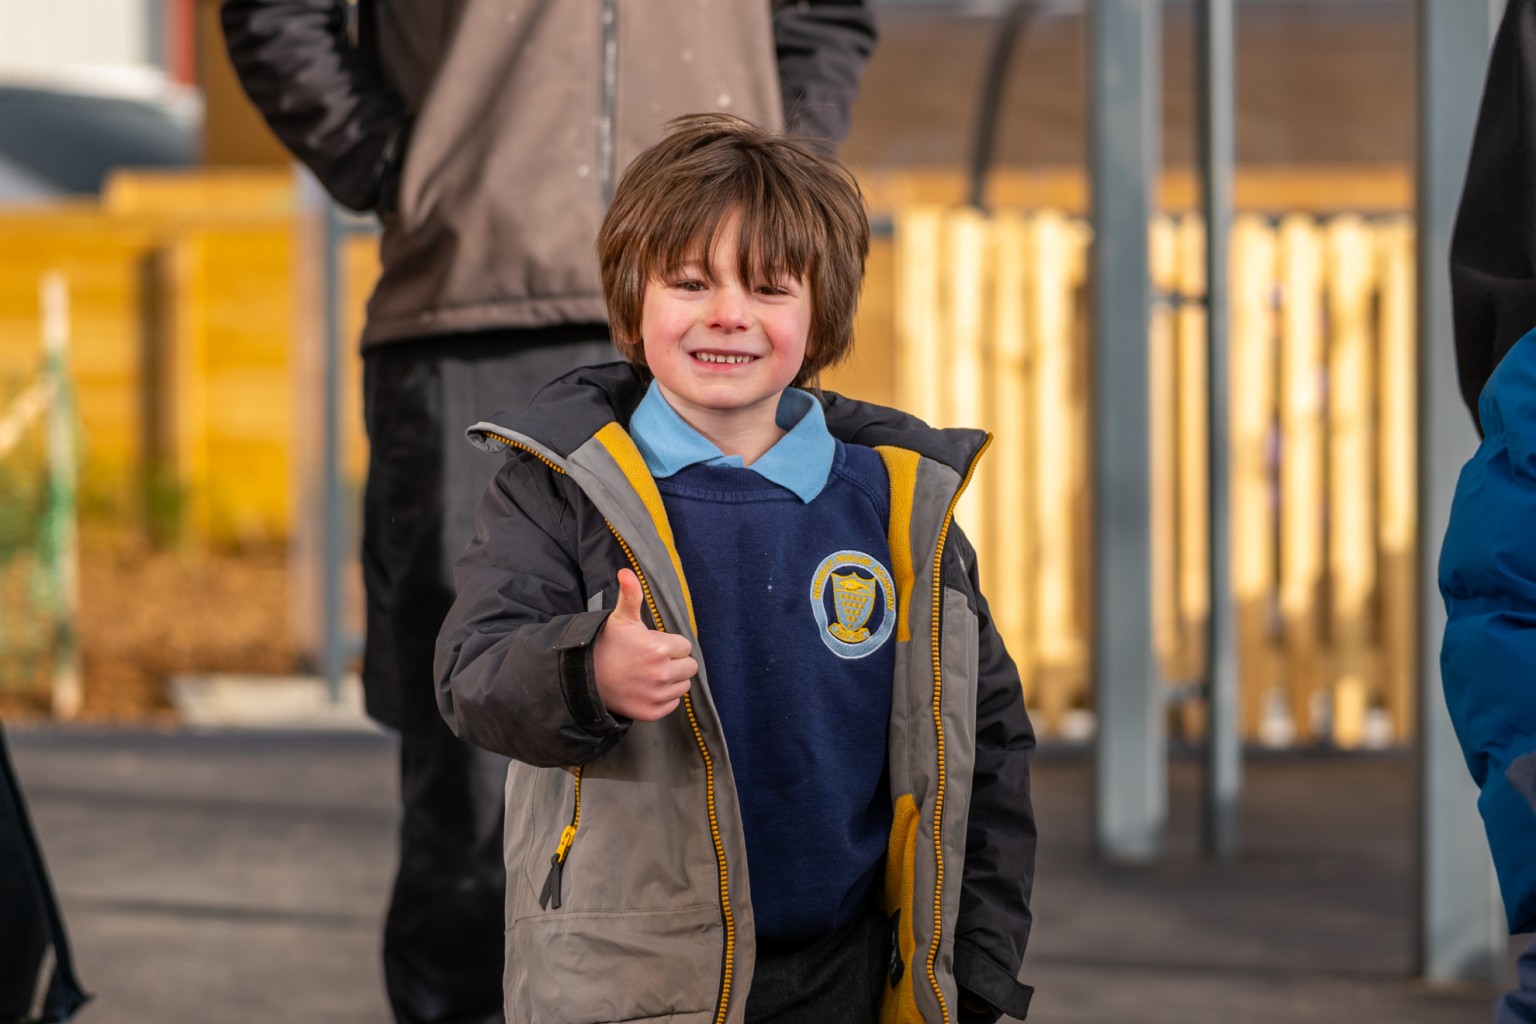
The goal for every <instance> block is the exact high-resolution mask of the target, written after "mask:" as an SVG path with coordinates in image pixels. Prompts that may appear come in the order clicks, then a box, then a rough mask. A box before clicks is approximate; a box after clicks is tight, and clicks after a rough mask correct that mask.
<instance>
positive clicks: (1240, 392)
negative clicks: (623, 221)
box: [1228, 215, 1289, 737]
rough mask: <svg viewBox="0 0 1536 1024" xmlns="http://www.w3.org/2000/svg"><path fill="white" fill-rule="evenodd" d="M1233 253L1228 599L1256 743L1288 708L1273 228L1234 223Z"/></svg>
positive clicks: (1247, 727)
mask: <svg viewBox="0 0 1536 1024" xmlns="http://www.w3.org/2000/svg"><path fill="white" fill-rule="evenodd" d="M1231 251H1232V263H1233V272H1232V303H1231V309H1232V323H1231V330H1230V332H1229V337H1230V338H1231V346H1232V347H1231V359H1230V372H1231V379H1230V381H1229V385H1228V387H1229V390H1228V395H1229V400H1228V405H1229V409H1230V413H1231V424H1232V433H1231V439H1232V442H1231V453H1230V454H1231V474H1232V475H1231V481H1232V491H1231V500H1232V504H1231V524H1232V562H1231V565H1232V594H1233V598H1234V600H1235V601H1236V604H1237V608H1236V632H1237V659H1238V662H1237V663H1238V676H1239V678H1240V680H1241V690H1242V722H1243V732H1244V734H1245V735H1247V736H1253V737H1260V736H1261V735H1262V728H1263V725H1264V721H1265V717H1264V712H1265V709H1266V708H1267V707H1269V706H1270V704H1271V702H1272V701H1274V700H1275V699H1276V698H1278V699H1279V703H1280V708H1279V710H1281V711H1282V713H1283V712H1285V710H1286V709H1287V707H1288V704H1287V701H1286V699H1285V696H1284V693H1283V691H1282V690H1280V689H1279V687H1280V675H1279V665H1278V663H1277V661H1276V651H1275V648H1274V645H1273V644H1272V643H1271V640H1270V630H1269V621H1270V610H1271V606H1272V602H1273V600H1274V596H1275V586H1276V577H1275V556H1276V551H1275V545H1276V533H1275V516H1274V512H1273V510H1272V501H1271V493H1272V491H1271V478H1270V468H1269V463H1270V455H1269V452H1270V442H1271V438H1272V432H1273V429H1274V422H1275V333H1276V309H1275V280H1276V271H1277V267H1276V258H1277V255H1278V249H1277V241H1276V236H1275V229H1274V228H1273V227H1272V226H1271V225H1270V224H1269V222H1268V221H1266V220H1265V219H1263V218H1261V217H1255V216H1252V215H1249V216H1244V217H1239V218H1238V219H1237V221H1236V223H1234V224H1233V227H1232V248H1231ZM1286 717H1287V718H1288V717H1289V716H1288V715H1286Z"/></svg>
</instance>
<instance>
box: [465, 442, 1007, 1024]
mask: <svg viewBox="0 0 1536 1024" xmlns="http://www.w3.org/2000/svg"><path fill="white" fill-rule="evenodd" d="M484 433H485V435H486V436H487V437H494V438H495V439H496V440H498V441H500V442H501V443H503V444H505V445H509V446H511V447H513V448H517V449H520V450H521V451H525V452H527V453H528V454H530V455H532V456H533V457H534V458H536V459H538V460H539V461H540V462H542V463H544V465H546V466H548V467H549V468H550V469H552V470H554V471H555V472H556V473H560V474H562V475H564V474H565V469H564V468H562V467H560V466H557V465H555V464H554V463H553V462H551V461H550V460H549V459H548V458H546V457H545V456H544V455H543V454H542V453H541V452H538V451H536V450H534V449H533V448H532V447H530V446H528V445H526V444H524V443H523V442H521V441H515V440H513V439H512V438H510V437H507V436H506V435H505V434H498V433H496V432H495V431H492V430H487V431H484ZM978 454H980V453H978ZM967 479H969V478H967ZM951 511H953V508H951ZM604 522H605V523H607V525H608V529H609V530H610V531H611V532H612V533H613V538H614V540H616V541H618V542H619V547H620V548H622V549H623V550H624V557H625V558H627V559H629V564H630V567H631V568H632V569H633V570H634V572H635V577H636V578H637V579H639V580H640V589H641V590H642V591H643V592H644V593H645V604H646V607H647V608H649V609H650V612H651V618H652V619H653V620H654V621H655V623H656V628H657V630H659V631H661V632H663V633H664V632H666V625H665V624H664V623H663V622H662V621H661V612H660V610H659V609H658V608H657V607H656V598H655V595H653V594H652V593H651V584H650V581H649V580H647V579H646V578H645V573H644V572H642V571H641V569H640V561H639V559H637V558H636V557H635V553H634V551H633V550H632V549H631V548H630V546H629V544H628V542H627V541H625V540H624V538H623V537H621V536H619V531H618V530H617V529H615V528H614V525H613V523H612V522H609V521H608V520H606V519H605V520H604ZM683 708H684V710H685V711H686V712H687V714H688V725H689V727H690V728H692V730H693V739H694V742H695V743H696V744H698V747H699V753H700V755H702V756H703V758H704V793H705V803H706V804H707V806H708V809H709V836H710V840H711V841H712V842H713V843H714V846H715V864H716V867H717V871H718V873H719V878H720V912H721V915H722V917H723V918H724V921H725V953H724V963H723V964H722V966H721V970H720V1005H719V1009H718V1010H717V1011H716V1013H715V1024H724V1022H725V1017H726V1013H727V1011H728V1010H729V1008H730V1004H731V981H732V978H733V976H734V974H735V967H736V915H735V914H734V913H732V911H731V893H730V875H729V871H728V868H727V867H726V863H725V843H724V842H723V841H722V840H721V838H720V819H719V816H718V814H717V812H716V809H715V760H714V758H713V757H711V756H710V753H709V744H708V743H706V742H705V741H704V732H703V730H702V729H701V728H700V727H699V719H698V715H697V714H696V713H695V712H694V709H693V695H692V694H685V695H684V696H683ZM580 823H581V769H580V768H579V767H578V768H577V769H576V812H575V814H574V815H573V816H572V818H571V823H570V824H569V825H567V826H566V827H565V829H564V831H562V832H561V833H560V844H559V846H558V847H557V848H556V850H555V854H554V857H552V858H551V861H550V878H549V880H547V881H546V882H545V893H546V895H547V896H548V898H549V900H550V901H551V902H552V903H553V905H554V906H555V907H556V908H558V907H559V906H560V875H561V871H562V869H563V868H564V865H565V858H566V857H567V856H569V854H570V850H571V843H573V842H574V841H575V839H576V829H577V827H578V826H579V825H580ZM551 882H552V883H553V889H551ZM544 902H545V896H541V897H540V903H541V905H542V904H543V903H544ZM930 973H932V970H931V967H930ZM946 1019H947V1018H946Z"/></svg>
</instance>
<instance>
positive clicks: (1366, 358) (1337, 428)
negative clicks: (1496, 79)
mask: <svg viewBox="0 0 1536 1024" xmlns="http://www.w3.org/2000/svg"><path fill="white" fill-rule="evenodd" d="M1374 241H1375V240H1374V239H1373V238H1372V237H1371V234H1370V232H1369V230H1368V228H1367V227H1366V224H1365V222H1364V221H1363V220H1362V219H1361V218H1359V217H1358V216H1352V215H1351V216H1344V217H1339V218H1336V219H1335V220H1333V221H1332V222H1331V223H1330V224H1329V225H1328V227H1327V271H1326V273H1327V281H1328V313H1329V325H1330V328H1331V335H1332V337H1331V338H1330V345H1329V358H1328V418H1329V423H1328V477H1329V480H1328V576H1329V584H1330V589H1331V598H1332V599H1331V600H1330V601H1329V611H1330V613H1331V619H1332V621H1331V622H1330V628H1329V641H1330V646H1331V648H1332V655H1333V657H1332V662H1333V665H1332V671H1331V672H1330V673H1329V675H1330V677H1331V682H1332V685H1333V721H1332V726H1333V740H1334V742H1336V743H1337V744H1339V745H1340V746H1343V747H1357V746H1359V745H1360V743H1361V741H1362V737H1363V733H1364V730H1365V719H1366V711H1367V709H1368V707H1369V706H1370V704H1371V703H1372V702H1373V701H1375V700H1376V699H1377V694H1376V693H1375V690H1376V686H1375V679H1374V676H1375V673H1374V666H1373V660H1374V659H1373V657H1372V655H1373V650H1372V644H1373V639H1374V638H1373V636H1372V634H1373V632H1374V631H1373V629H1372V623H1371V621H1370V612H1371V610H1372V609H1371V599H1372V598H1373V597H1374V596H1375V593H1376V578H1377V577H1376V513H1375V491H1376V487H1375V483H1376V445H1375V407H1374V406H1375V397H1376V395H1375V391H1376V373H1375V352H1374V348H1375V338H1374V337H1373V327H1374V324H1373V322H1372V319H1373V318H1372V299H1373V297H1374V289H1375V284H1376V267H1377V261H1376V251H1375V244H1374Z"/></svg>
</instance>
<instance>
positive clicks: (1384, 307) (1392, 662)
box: [1376, 217, 1418, 740]
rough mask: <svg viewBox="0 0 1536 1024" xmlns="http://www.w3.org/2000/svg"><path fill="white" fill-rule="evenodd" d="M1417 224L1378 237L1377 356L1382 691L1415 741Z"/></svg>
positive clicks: (1398, 224)
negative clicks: (1415, 277) (1414, 248)
mask: <svg viewBox="0 0 1536 1024" xmlns="http://www.w3.org/2000/svg"><path fill="white" fill-rule="evenodd" d="M1413 237H1414V236H1413V223H1412V221H1410V220H1409V219H1408V218H1406V217H1394V218H1392V219H1391V220H1389V221H1387V222H1385V223H1383V224H1382V225H1381V226H1380V228H1379V229H1378V231H1377V236H1376V244H1377V259H1378V261H1379V267H1380V269H1379V274H1380V309H1381V323H1380V328H1379V329H1380V349H1379V360H1378V363H1377V371H1378V379H1377V392H1376V393H1377V395H1378V396H1379V397H1378V403H1379V407H1378V411H1377V418H1378V425H1379V429H1378V431H1377V444H1378V448H1377V454H1376V458H1377V465H1378V466H1379V467H1380V476H1379V478H1378V483H1377V493H1378V495H1379V514H1380V516H1381V523H1380V526H1381V533H1380V537H1381V579H1380V593H1381V631H1380V638H1379V642H1380V648H1381V657H1382V661H1381V688H1382V689H1381V692H1382V696H1383V699H1384V701H1385V703H1386V707H1387V711H1388V714H1389V715H1390V718H1389V722H1390V724H1391V736H1390V737H1389V736H1383V737H1379V739H1381V740H1386V739H1389V738H1395V739H1398V740H1402V739H1404V738H1406V737H1408V736H1409V735H1411V734H1412V732H1413V728H1414V717H1415V716H1414V709H1415V707H1416V696H1417V685H1416V680H1415V679H1414V666H1415V664H1416V663H1417V657H1416V654H1417V650H1416V647H1417V641H1418V626H1417V618H1418V609H1417V608H1416V607H1415V604H1414V597H1415V595H1416V594H1417V586H1416V580H1417V578H1418V558H1417V551H1418V547H1417V538H1418V522H1417V502H1418V496H1417V487H1418V483H1417V480H1418V476H1417V458H1418V456H1417V447H1418V397H1417V391H1416V381H1417V373H1416V372H1415V369H1416V368H1415V365H1414V363H1415V359H1416V358H1417V352H1416V346H1415V339H1414V324H1415V318H1414V259H1413Z"/></svg>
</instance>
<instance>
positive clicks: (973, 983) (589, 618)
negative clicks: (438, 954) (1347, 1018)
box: [436, 364, 1035, 1024]
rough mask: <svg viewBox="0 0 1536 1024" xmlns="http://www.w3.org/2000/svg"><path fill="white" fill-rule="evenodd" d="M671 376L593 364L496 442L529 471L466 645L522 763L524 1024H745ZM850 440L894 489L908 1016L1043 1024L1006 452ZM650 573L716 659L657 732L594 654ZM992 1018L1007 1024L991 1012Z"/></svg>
mask: <svg viewBox="0 0 1536 1024" xmlns="http://www.w3.org/2000/svg"><path fill="white" fill-rule="evenodd" d="M643 389H644V382H643V381H642V380H641V379H640V378H639V377H638V375H637V374H636V373H635V371H633V370H631V369H630V368H629V367H627V366H622V365H617V364H615V365H610V366H606V367H598V368H595V369H589V370H581V371H577V372H576V373H574V374H571V375H568V376H567V377H565V378H562V379H561V380H559V381H557V382H555V383H554V384H552V385H550V386H549V387H548V388H546V389H545V391H544V393H543V395H542V396H541V398H540V400H538V401H536V402H535V403H534V405H533V407H532V408H531V409H530V410H529V411H528V412H527V413H525V414H523V415H520V416H516V417H512V418H509V419H507V420H506V421H505V422H502V421H501V420H500V418H497V419H493V420H492V421H489V422H483V423H480V424H478V425H476V426H475V427H474V428H472V429H471V430H470V437H471V439H472V440H474V441H475V442H476V443H478V444H480V445H482V446H484V447H487V448H490V449H492V450H503V449H504V450H506V451H507V452H508V459H507V462H506V464H505V466H504V467H503V468H502V470H501V471H500V472H499V473H498V475H497V477H496V479H495V481H494V482H493V483H492V485H491V487H490V489H489V490H488V492H487V494H486V497H485V499H484V502H483V503H482V506H481V509H480V513H479V516H478V523H477V527H476V534H475V539H474V541H473V542H472V543H471V544H470V546H469V548H468V550H467V551H466V552H465V554H464V556H463V558H461V559H460V561H459V564H458V566H457V569H456V581H457V584H458V599H457V601H456V602H455V604H454V607H453V610H452V612H451V613H450V614H449V616H448V620H447V622H446V624H445V625H444V628H443V632H442V635H441V637H440V639H439V643H438V652H437V666H436V670H437V671H436V674H437V679H438V699H439V702H440V704H441V707H442V710H443V714H444V715H445V716H446V718H447V719H448V721H449V723H450V725H452V727H453V729H454V731H455V732H456V733H458V735H459V736H461V737H462V738H464V739H466V740H468V741H470V742H472V743H476V744H478V745H480V746H483V747H486V748H488V749H491V750H495V751H499V752H501V753H503V754H506V755H508V756H510V757H511V758H513V763H512V767H511V771H510V775H509V777H508V780H507V788H506V794H507V814H506V821H507V834H506V854H507V877H508V885H507V900H506V910H507V925H508V933H507V942H508V954H509V955H508V957H507V963H508V965H509V966H508V974H507V977H506V997H507V1019H508V1020H509V1021H512V1022H523V1021H538V1022H540V1024H546V1022H551V1021H573V1022H574V1021H617V1020H626V1021H627V1020H649V1019H652V1018H655V1019H666V1020H676V1021H699V1022H705V1021H714V1022H718V1024H726V1022H740V1021H741V1020H742V1011H743V1007H744V1005H745V994H746V992H747V989H748V988H749V986H750V985H751V980H752V964H753V955H754V954H753V949H754V939H753V936H754V927H753V915H752V902H751V895H750V885H749V880H748V872H747V864H746V846H745V843H744V840H743V836H742V828H741V821H740V811H739V807H738V804H737V797H736V788H735V784H734V782H733V779H732V774H731V762H730V758H729V756H728V754H727V751H726V748H725V741H724V737H723V734H722V732H721V728H720V723H719V720H718V719H717V717H716V714H715V711H714V708H713V705H712V703H711V700H710V695H709V676H708V672H709V669H708V665H709V652H708V651H707V650H705V651H700V650H699V647H698V640H697V636H696V632H695V628H694V617H693V610H692V607H691V604H690V596H689V591H688V584H687V580H686V579H685V578H684V576H683V572H682V566H681V563H680V561H679V559H678V555H677V551H676V549H675V548H674V546H673V543H672V533H671V529H670V527H669V526H668V523H667V517H666V513H665V510H664V508H663V506H662V502H661V498H660V495H659V493H658V491H657V489H656V486H655V483H654V481H653V480H652V478H651V475H650V472H649V471H648V469H647V468H646V465H645V462H644V460H643V458H642V457H641V455H640V453H639V451H638V450H637V449H636V447H635V445H634V443H633V442H632V441H631V439H630V437H629V435H628V434H627V433H626V431H625V424H626V423H627V422H628V417H629V414H630V413H631V412H632V411H633V409H634V407H635V406H636V405H637V404H638V403H639V400H640V398H641V396H642V394H643ZM824 404H825V409H826V415H827V424H828V427H829V428H830V429H831V431H832V432H833V434H834V435H835V436H838V437H840V438H842V439H843V440H845V441H849V442H855V443H858V444H864V445H868V446H870V447H873V448H875V449H876V450H878V451H879V452H880V454H881V456H882V457H883V458H884V460H885V463H886V467H887V471H888V475H889V478H890V481H891V517H890V527H889V539H890V549H891V559H892V566H891V568H892V575H893V577H894V579H895V581H896V586H897V592H898V604H897V607H898V609H899V613H898V620H897V626H896V634H895V638H896V639H895V642H896V668H895V678H894V680H893V687H892V710H891V720H890V727H889V733H888V751H889V755H888V756H889V777H890V785H891V796H892V806H893V811H894V822H895V823H894V826H893V828H892V832H891V837H890V847H889V856H888V858H887V865H886V879H885V884H884V889H883V899H884V910H885V912H886V913H887V914H889V915H890V916H891V918H892V920H893V922H894V924H895V928H894V931H895V935H896V941H895V942H894V943H893V946H894V949H893V957H892V966H891V971H890V985H889V990H888V994H887V998H886V1006H885V1007H884V1010H883V1013H882V1020H895V1021H927V1022H935V1024H937V1022H949V1021H961V1020H973V1019H978V1018H976V1017H974V1016H972V1015H970V1014H968V1013H962V1011H961V1008H960V1006H959V1003H958V1000H957V995H958V994H959V992H960V990H964V992H965V993H966V994H967V996H968V1000H969V1001H976V1000H977V999H979V1000H981V1001H984V1002H986V1003H988V1004H990V1005H991V1007H993V1009H994V1012H993V1013H992V1014H991V1015H989V1016H995V1015H996V1011H1003V1012H1006V1013H1009V1014H1011V1015H1013V1016H1016V1017H1023V1016H1024V1013H1025V1011H1026V1010H1027V1009H1028V1002H1029V996H1030V992H1031V990H1030V989H1029V988H1028V987H1027V986H1024V985H1021V984H1019V983H1018V982H1017V981H1016V980H1015V979H1016V978H1017V975H1018V972H1019V968H1020V964H1021V960H1022V957H1023V955H1024V946H1025V942H1026V941H1027V938H1028V935H1029V928H1030V921H1031V917H1030V910H1029V898H1030V886H1031V881H1032V877H1033V873H1034V859H1035V823H1034V815H1033V812H1032V810H1031V805H1030V794H1029V765H1030V758H1031V755H1032V753H1033V750H1034V746H1035V739H1034V733H1033V730H1032V728H1031V726H1030V723H1029V719H1028V716H1027V715H1026V713H1025V710H1024V704H1023V697H1022V692H1021V690H1020V683H1019V677H1018V674H1017V671H1016V669H1015V668H1014V665H1013V662H1012V660H1011V659H1010V658H1009V656H1008V653H1007V651H1006V650H1005V649H1004V647H1003V644H1002V642H1001V640H1000V638H999V637H998V634H997V632H996V630H995V629H994V628H993V624H992V620H991V616H990V614H989V612H988V610H987V604H986V601H985V600H984V599H983V598H982V596H981V592H980V590H979V588H978V585H977V574H976V562H975V555H974V552H973V551H972V549H971V547H970V545H969V544H968V543H967V542H966V540H965V538H964V536H963V535H962V534H961V533H960V531H959V529H958V528H957V527H956V526H955V525H954V523H953V514H954V507H955V503H956V502H957V500H958V499H959V496H960V494H961V492H962V491H963V490H964V488H965V485H966V483H967V482H968V481H969V479H970V476H971V473H972V472H973V470H974V468H975V465H976V461H977V459H978V458H979V457H980V454H981V451H982V450H983V449H984V448H985V447H986V443H987V440H988V439H987V437H986V435H984V434H982V433H980V432H979V431H956V430H943V431H940V430H934V429H931V428H929V427H927V426H925V425H923V424H922V423H920V422H919V421H917V420H915V419H913V418H911V417H909V416H906V415H904V414H902V413H898V412H895V411H893V410H890V409H884V408H880V407H878V406H873V405H868V404H864V403H860V402H854V401H850V400H847V399H843V398H840V397H838V396H834V395H830V394H829V395H826V396H825V398H824ZM626 566H627V567H629V568H631V569H633V570H634V571H635V572H636V574H637V575H638V576H639V577H640V580H641V584H642V587H643V590H644V594H645V602H646V606H647V610H648V613H649V616H650V620H651V624H652V626H653V627H654V628H656V629H662V630H666V631H668V632H675V633H680V634H682V635H683V636H686V637H688V638H689V639H690V640H692V641H693V642H694V653H695V656H696V657H697V658H698V660H699V664H700V668H699V674H698V677H697V678H696V680H695V685H694V687H693V689H692V692H691V694H690V695H689V697H688V698H686V699H685V701H684V703H683V705H682V706H681V707H680V708H679V709H678V710H677V711H676V712H674V713H673V714H671V715H670V716H668V717H666V718H664V719H662V720H660V721H657V722H629V721H624V720H619V719H616V718H614V717H613V716H611V715H609V714H608V712H607V711H606V710H605V709H604V707H603V705H602V702H601V700H600V699H599V697H598V694H597V688H596V683H595V680H594V678H593V670H592V645H593V642H594V640H595V639H596V637H597V635H598V633H599V631H600V630H601V629H602V626H603V623H604V621H605V619H606V616H607V614H608V612H607V609H609V608H611V607H612V605H613V604H614V602H615V601H616V597H617V593H616V583H615V577H616V574H617V572H618V570H619V569H620V568H623V567H626ZM981 1019H988V1017H983V1018H981Z"/></svg>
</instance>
